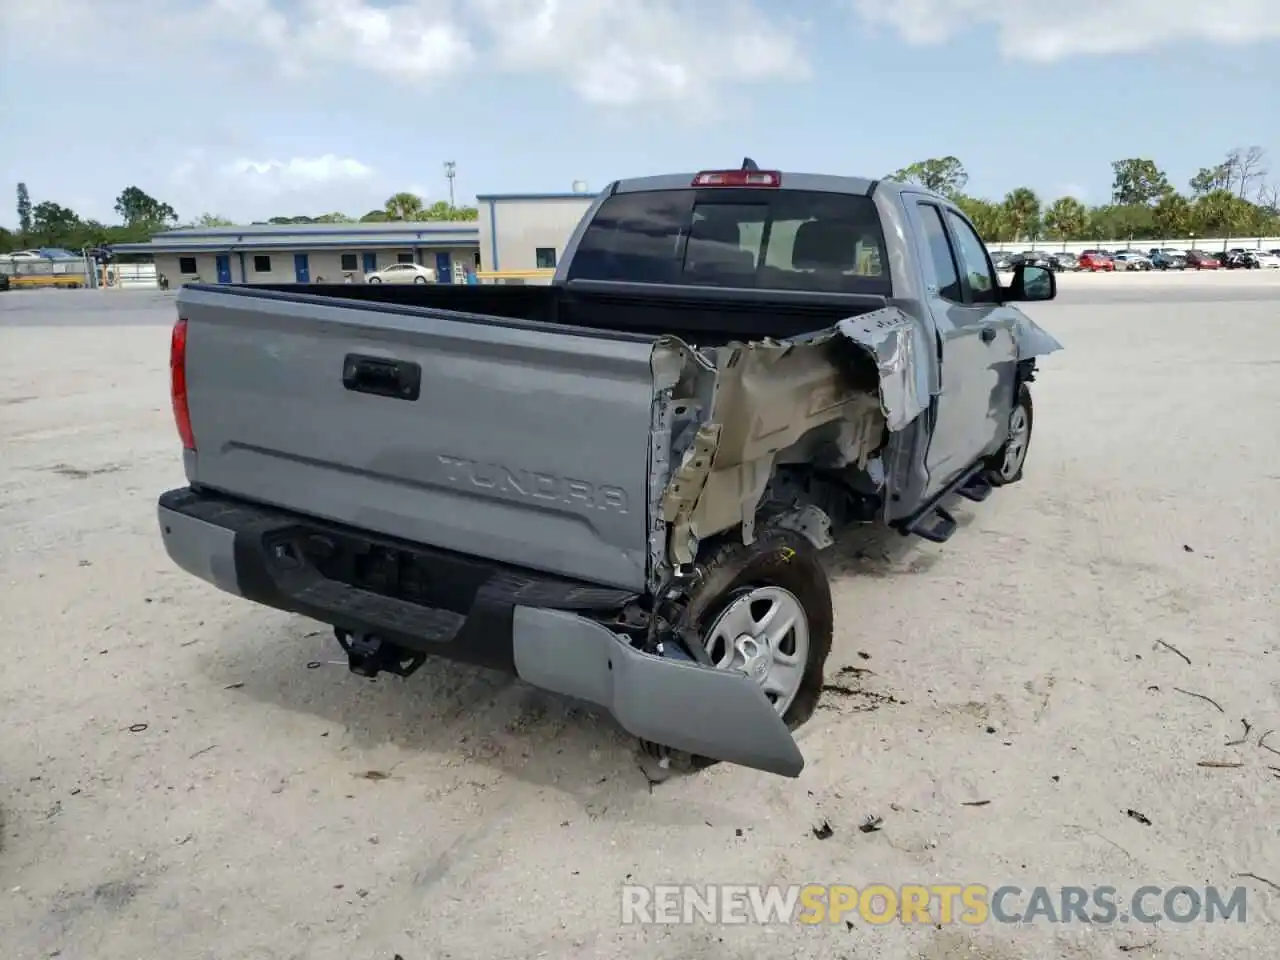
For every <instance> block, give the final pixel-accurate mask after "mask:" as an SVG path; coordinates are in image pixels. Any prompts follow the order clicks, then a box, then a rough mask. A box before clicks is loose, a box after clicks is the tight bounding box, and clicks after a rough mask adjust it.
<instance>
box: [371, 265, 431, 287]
mask: <svg viewBox="0 0 1280 960" xmlns="http://www.w3.org/2000/svg"><path fill="white" fill-rule="evenodd" d="M365 282H366V283H435V282H436V272H435V271H434V270H432V269H431V268H430V267H424V266H423V265H422V264H420V263H393V264H391V265H390V266H386V267H383V268H382V269H381V270H378V271H376V272H374V273H371V274H369V275H368V276H366V277H365Z"/></svg>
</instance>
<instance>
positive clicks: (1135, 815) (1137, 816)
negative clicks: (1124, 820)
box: [1124, 810, 1151, 827]
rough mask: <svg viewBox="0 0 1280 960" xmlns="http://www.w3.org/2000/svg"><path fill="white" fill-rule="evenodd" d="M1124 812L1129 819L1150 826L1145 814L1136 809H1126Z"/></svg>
mask: <svg viewBox="0 0 1280 960" xmlns="http://www.w3.org/2000/svg"><path fill="white" fill-rule="evenodd" d="M1124 813H1125V816H1127V817H1128V818H1129V819H1131V820H1137V821H1138V822H1139V823H1140V824H1142V825H1143V826H1144V827H1149V826H1151V821H1150V820H1149V819H1148V818H1147V816H1146V815H1145V814H1142V813H1139V812H1138V811H1137V810H1126V811H1125V812H1124Z"/></svg>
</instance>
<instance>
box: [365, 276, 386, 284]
mask: <svg viewBox="0 0 1280 960" xmlns="http://www.w3.org/2000/svg"><path fill="white" fill-rule="evenodd" d="M381 282H382V278H381V277H370V278H369V279H368V280H366V281H365V283H381Z"/></svg>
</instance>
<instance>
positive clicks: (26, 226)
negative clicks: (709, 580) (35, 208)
mask: <svg viewBox="0 0 1280 960" xmlns="http://www.w3.org/2000/svg"><path fill="white" fill-rule="evenodd" d="M30 232H31V194H30V193H28V192H27V185H26V184H25V183H19V184H18V237H19V238H20V239H19V242H21V238H24V237H26V236H27V234H29V233H30Z"/></svg>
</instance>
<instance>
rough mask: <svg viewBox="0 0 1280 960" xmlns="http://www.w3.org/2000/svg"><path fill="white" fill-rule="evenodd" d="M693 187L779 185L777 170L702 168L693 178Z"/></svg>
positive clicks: (779, 177)
mask: <svg viewBox="0 0 1280 960" xmlns="http://www.w3.org/2000/svg"><path fill="white" fill-rule="evenodd" d="M692 186H695V187H780V186H782V174H781V173H779V172H778V171H777V170H704V171H703V172H702V173H700V174H698V175H697V176H696V177H694V178H693V184H692Z"/></svg>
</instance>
